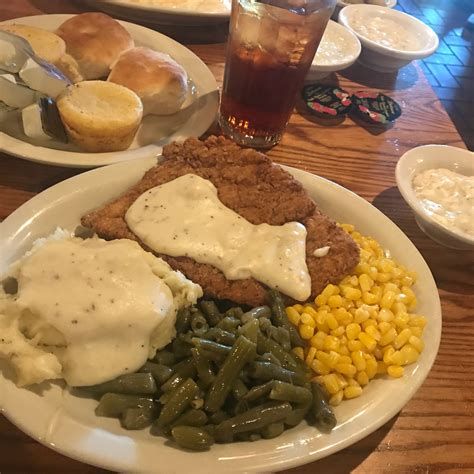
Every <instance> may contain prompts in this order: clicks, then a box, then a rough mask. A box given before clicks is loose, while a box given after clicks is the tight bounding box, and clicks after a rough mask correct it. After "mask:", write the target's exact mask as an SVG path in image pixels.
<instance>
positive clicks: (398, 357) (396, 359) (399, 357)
mask: <svg viewBox="0 0 474 474" xmlns="http://www.w3.org/2000/svg"><path fill="white" fill-rule="evenodd" d="M390 360H391V361H392V365H402V364H403V362H404V357H403V354H402V353H401V352H400V351H395V352H394V353H393V354H392V356H391V357H390Z"/></svg>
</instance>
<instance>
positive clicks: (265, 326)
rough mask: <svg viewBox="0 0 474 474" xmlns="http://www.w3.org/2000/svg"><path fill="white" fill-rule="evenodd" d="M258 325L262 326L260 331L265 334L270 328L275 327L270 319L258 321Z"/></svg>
mask: <svg viewBox="0 0 474 474" xmlns="http://www.w3.org/2000/svg"><path fill="white" fill-rule="evenodd" d="M258 325H259V326H260V330H261V331H263V332H265V333H266V332H267V331H268V329H269V328H271V327H273V326H272V322H271V321H270V320H269V319H268V318H260V319H259V320H258Z"/></svg>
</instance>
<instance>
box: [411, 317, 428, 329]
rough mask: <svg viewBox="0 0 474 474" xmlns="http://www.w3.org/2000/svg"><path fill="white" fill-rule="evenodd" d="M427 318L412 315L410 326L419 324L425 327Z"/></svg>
mask: <svg viewBox="0 0 474 474" xmlns="http://www.w3.org/2000/svg"><path fill="white" fill-rule="evenodd" d="M426 322H427V321H426V318H425V317H424V316H415V317H412V318H411V319H410V321H409V324H410V326H417V327H420V328H424V327H425V326H426Z"/></svg>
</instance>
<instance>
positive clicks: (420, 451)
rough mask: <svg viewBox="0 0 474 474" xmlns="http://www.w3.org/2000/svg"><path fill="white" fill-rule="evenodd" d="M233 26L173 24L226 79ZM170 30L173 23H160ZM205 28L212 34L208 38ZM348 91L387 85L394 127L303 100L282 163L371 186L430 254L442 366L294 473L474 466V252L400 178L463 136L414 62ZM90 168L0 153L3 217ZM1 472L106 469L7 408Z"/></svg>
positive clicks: (346, 80)
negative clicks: (419, 212)
mask: <svg viewBox="0 0 474 474" xmlns="http://www.w3.org/2000/svg"><path fill="white" fill-rule="evenodd" d="M2 3H3V4H2V9H1V12H0V20H6V19H10V18H16V17H20V16H26V15H36V14H42V13H75V12H80V11H85V10H84V7H82V6H81V5H80V4H76V3H73V2H70V1H67V0H55V1H54V0H29V1H28V0H14V1H13V2H7V1H3V2H2ZM225 28H226V27H225V26H224V27H213V28H206V29H203V30H205V31H203V30H200V31H199V30H193V31H190V30H189V29H170V28H166V34H171V35H173V36H175V37H176V38H178V39H181V41H182V42H186V43H188V44H189V43H191V42H194V43H196V39H197V40H198V41H200V42H201V44H192V45H190V49H192V50H193V51H194V52H195V53H196V54H198V55H199V56H200V57H201V58H202V59H203V60H204V61H205V62H206V63H207V64H208V65H209V67H210V68H211V70H212V71H213V73H214V74H215V75H216V78H217V79H218V81H221V80H222V73H223V67H224V47H225V45H224V44H223V43H218V44H212V40H214V41H215V39H216V38H222V36H223V33H225ZM162 31H163V30H162ZM206 37H207V38H208V39H210V41H209V43H210V44H204V43H205V39H206ZM330 80H331V81H332V82H333V83H336V82H337V81H339V83H340V84H341V86H342V87H343V88H344V89H346V90H348V91H354V90H361V89H378V90H384V91H386V92H387V93H388V94H389V95H391V96H392V97H393V98H395V99H396V100H397V101H398V102H399V103H400V104H401V105H402V108H403V115H402V117H401V118H400V119H399V120H398V121H397V122H396V124H395V126H394V127H393V128H391V129H390V130H386V131H384V132H383V133H377V132H375V131H374V130H371V129H369V128H366V127H362V126H360V125H358V124H355V123H354V122H353V121H352V120H351V119H349V118H347V119H345V121H344V122H343V123H341V124H339V125H336V126H332V127H329V126H323V125H321V124H320V123H317V121H316V120H315V119H314V118H312V117H311V116H310V115H308V114H307V113H306V112H305V111H304V109H303V108H302V107H301V104H299V105H298V107H297V110H298V111H299V113H296V112H295V114H294V115H293V117H292V119H291V122H290V125H289V127H288V131H287V133H286V134H285V136H284V138H283V140H282V142H281V144H279V145H278V146H276V147H275V148H274V149H272V150H271V151H270V152H269V155H270V156H271V157H272V158H273V159H274V160H275V161H277V162H279V163H284V164H288V165H292V166H296V167H298V168H302V169H305V170H307V171H310V172H313V173H316V174H318V175H322V176H324V177H326V178H328V179H330V180H333V181H335V182H338V183H340V184H341V185H343V186H345V187H346V188H349V189H351V190H352V191H354V192H356V193H357V194H359V195H361V196H363V197H364V198H365V199H367V200H368V201H370V202H372V203H373V205H374V206H376V207H377V208H378V209H380V210H381V211H382V212H384V213H385V214H386V215H387V216H388V217H389V218H391V219H392V220H393V221H394V222H395V223H396V224H397V225H398V226H399V227H400V228H401V229H402V230H403V231H404V232H405V233H406V234H407V235H408V237H409V238H410V239H411V240H412V241H413V242H414V244H415V245H416V246H417V247H418V249H419V250H420V252H421V253H422V254H423V256H424V258H425V259H426V261H427V262H428V265H429V266H430V268H431V271H432V272H433V274H434V277H435V279H436V282H437V285H438V289H439V292H440V295H441V302H442V310H443V335H442V339H441V347H440V350H439V354H438V357H437V359H436V362H435V365H434V367H433V369H432V371H431V373H430V375H429V376H428V378H427V380H426V381H425V383H424V384H423V386H422V387H421V388H420V390H419V391H418V392H417V393H416V395H415V396H414V398H413V399H412V400H411V401H410V402H409V403H408V404H407V405H406V406H405V407H404V409H403V410H402V411H401V412H400V413H399V414H398V415H397V416H396V417H394V418H393V419H392V420H390V421H389V422H388V423H387V424H385V425H384V426H382V427H381V428H380V429H379V430H377V431H376V432H375V433H373V434H372V435H370V436H368V437H367V438H365V439H363V440H362V441H360V442H358V443H356V444H354V445H353V446H351V447H349V448H347V449H345V450H344V451H341V452H340V453H338V454H335V455H333V456H330V457H328V458H326V459H322V460H320V461H317V462H314V463H312V464H308V465H306V466H302V467H299V468H296V469H292V470H289V471H286V472H287V473H295V474H296V473H299V474H303V473H308V474H309V473H312V472H322V473H329V474H332V473H345V472H355V473H382V472H390V473H399V472H406V473H431V472H440V471H443V472H450V473H459V472H466V473H467V472H469V473H473V472H474V375H473V372H474V357H473V354H474V351H473V348H474V278H473V272H472V270H473V268H474V253H473V252H458V251H454V250H449V249H446V248H444V247H441V246H439V245H438V244H436V243H435V242H433V241H432V240H430V239H428V238H427V237H426V236H425V235H424V234H423V233H422V232H421V231H420V230H419V229H418V227H417V225H416V223H415V220H414V218H413V214H412V212H411V211H410V209H409V208H408V206H407V205H406V204H405V202H404V201H403V199H402V197H401V195H400V193H399V191H398V189H397V187H396V185H395V176H394V170H395V165H396V163H397V160H398V158H399V157H400V156H401V155H402V154H403V153H404V152H406V151H407V150H408V149H410V148H412V147H414V146H418V145H424V144H429V143H439V144H448V145H454V146H458V147H464V144H463V142H462V141H461V139H460V137H459V135H458V133H457V131H456V130H455V128H454V126H453V124H452V123H451V121H450V119H449V117H448V115H447V114H446V112H445V111H444V109H443V107H442V105H441V104H440V102H439V101H438V100H437V98H436V97H435V95H434V93H433V91H432V90H431V88H430V86H429V85H428V83H427V82H426V79H425V77H424V75H423V72H422V71H421V69H420V68H419V67H418V66H416V65H413V64H412V65H410V66H408V67H406V68H405V69H403V70H402V71H401V72H400V73H399V74H398V76H397V75H392V74H388V75H387V74H386V75H383V74H377V73H375V72H373V71H368V70H365V69H362V68H359V67H352V68H351V69H349V70H347V71H344V72H343V73H342V74H341V75H338V76H337V77H332V78H330ZM80 172H82V171H81V170H74V169H66V168H59V167H53V166H45V165H40V164H34V163H31V162H28V161H23V160H20V159H18V158H12V157H9V156H7V155H4V154H0V219H3V218H5V217H7V216H8V215H9V214H10V213H11V212H12V211H14V210H15V209H16V208H18V207H19V206H20V205H22V204H23V203H24V202H26V201H27V200H28V199H30V198H32V197H33V196H34V195H35V194H37V193H39V192H41V191H43V190H44V189H46V188H48V187H49V186H51V185H53V184H55V183H57V182H59V181H61V180H63V179H65V178H68V177H70V176H72V175H75V174H78V173H80ZM0 472H1V473H2V474H7V473H13V472H18V473H20V472H21V473H26V472H37V473H66V472H67V473H72V472H77V473H99V472H105V471H102V470H100V469H97V468H93V467H90V466H87V465H85V464H81V463H79V462H76V461H73V460H71V459H69V458H67V457H64V456H62V455H60V454H57V453H56V452H54V451H52V450H49V449H47V448H46V447H44V446H42V445H40V444H38V443H37V442H35V441H33V440H32V439H30V438H29V437H28V436H26V435H24V434H23V433H22V432H20V431H19V430H18V429H17V428H15V427H14V426H13V425H12V424H11V423H9V422H8V421H7V420H6V419H5V418H4V417H1V418H0Z"/></svg>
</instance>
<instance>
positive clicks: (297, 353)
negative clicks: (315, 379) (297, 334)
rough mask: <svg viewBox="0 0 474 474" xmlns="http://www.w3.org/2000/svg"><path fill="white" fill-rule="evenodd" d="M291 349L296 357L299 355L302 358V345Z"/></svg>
mask: <svg viewBox="0 0 474 474" xmlns="http://www.w3.org/2000/svg"><path fill="white" fill-rule="evenodd" d="M291 351H292V352H293V354H295V356H296V357H299V358H300V359H301V360H303V359H304V350H303V348H302V347H294V348H293V349H292V350H291Z"/></svg>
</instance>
